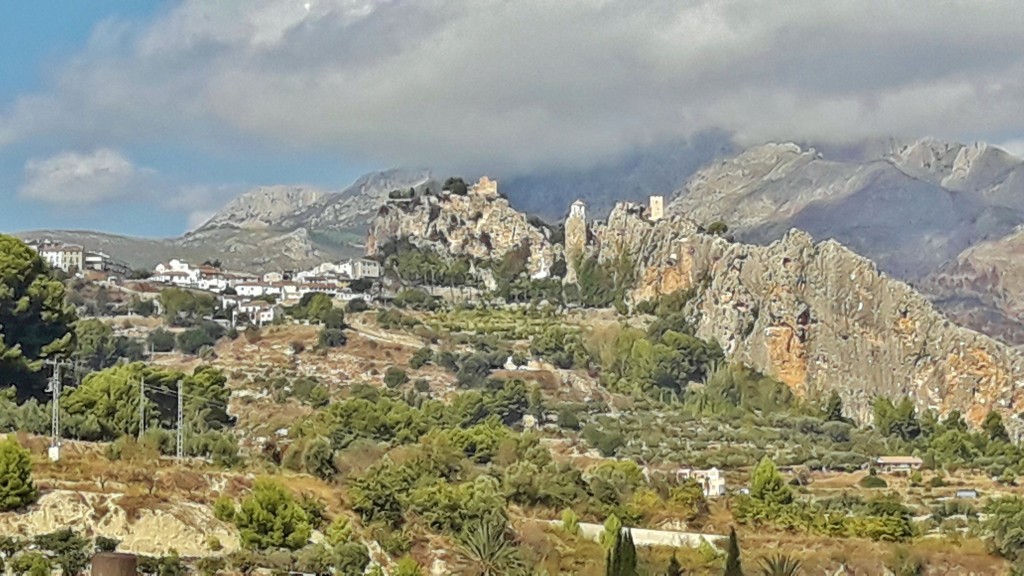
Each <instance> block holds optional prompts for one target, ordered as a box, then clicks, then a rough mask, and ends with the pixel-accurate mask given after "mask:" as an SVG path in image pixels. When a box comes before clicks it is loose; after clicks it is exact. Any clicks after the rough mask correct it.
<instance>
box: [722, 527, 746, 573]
mask: <svg viewBox="0 0 1024 576" xmlns="http://www.w3.org/2000/svg"><path fill="white" fill-rule="evenodd" d="M725 576H743V567H742V565H741V564H740V541H739V539H738V538H736V529H735V528H729V547H728V548H726V551H725Z"/></svg>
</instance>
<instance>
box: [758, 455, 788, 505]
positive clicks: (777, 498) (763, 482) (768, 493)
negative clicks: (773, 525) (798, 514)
mask: <svg viewBox="0 0 1024 576" xmlns="http://www.w3.org/2000/svg"><path fill="white" fill-rule="evenodd" d="M750 495H751V496H752V497H754V498H755V499H756V500H760V501H761V502H764V503H765V504H781V505H786V504H789V503H790V502H792V501H793V491H792V490H790V488H789V486H787V485H786V482H785V481H784V480H783V479H782V475H781V474H779V469H778V468H776V467H775V463H774V462H772V461H771V460H770V459H769V458H768V457H767V456H765V457H764V458H762V459H761V461H760V462H759V463H758V464H757V468H755V469H754V474H753V476H752V478H751V482H750Z"/></svg>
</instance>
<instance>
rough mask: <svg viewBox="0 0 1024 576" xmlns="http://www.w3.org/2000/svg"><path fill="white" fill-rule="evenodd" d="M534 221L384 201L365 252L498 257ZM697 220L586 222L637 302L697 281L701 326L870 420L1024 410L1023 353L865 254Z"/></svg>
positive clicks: (628, 212) (496, 206) (481, 206)
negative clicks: (894, 409)
mask: <svg viewBox="0 0 1024 576" xmlns="http://www.w3.org/2000/svg"><path fill="white" fill-rule="evenodd" d="M794 152H795V151H794ZM796 156H799V153H796V155H795V156H794V159H797V160H798V158H796ZM811 160H812V161H813V159H811ZM527 226H528V223H527V220H526V217H525V215H522V214H518V213H516V212H515V211H514V210H512V209H510V208H509V207H508V206H507V203H505V202H504V201H502V200H501V199H498V198H493V197H486V196H482V195H479V194H476V193H473V192H471V193H470V194H469V195H468V196H466V197H457V196H454V195H444V196H441V197H425V198H422V199H419V202H408V203H406V204H404V205H403V204H400V203H391V204H389V205H388V206H387V207H385V208H384V209H382V211H381V215H380V216H379V217H378V218H377V220H375V222H374V225H373V227H372V231H373V232H372V233H371V237H370V238H371V240H370V242H369V244H368V249H369V250H370V251H371V253H373V252H374V251H375V250H376V249H377V247H378V246H379V245H380V244H381V243H383V242H385V241H387V240H389V239H393V238H408V239H410V240H411V241H413V242H416V243H418V244H420V245H422V246H425V247H431V248H433V249H435V250H437V251H439V252H441V253H443V254H449V255H450V254H469V255H473V256H476V257H481V258H483V257H488V255H490V256H491V257H496V256H500V255H501V254H502V253H503V252H504V251H506V250H507V249H508V247H509V246H510V245H511V244H514V243H515V242H516V241H517V240H516V234H517V233H518V234H521V233H522V232H520V231H523V230H527V231H528V230H529V228H527ZM700 230H701V228H700V226H699V225H698V223H697V222H696V221H694V220H691V219H690V218H688V217H685V216H680V215H678V214H676V215H670V216H668V217H666V218H664V219H661V220H659V221H656V222H652V221H651V220H650V219H649V218H648V217H647V214H646V211H645V209H644V207H643V206H642V205H638V204H632V203H620V204H619V205H618V206H616V208H615V209H614V210H613V211H612V212H611V214H610V215H609V218H608V220H607V221H604V222H597V223H592V224H591V225H590V231H589V234H588V237H589V244H588V247H587V250H588V251H589V252H590V253H592V254H594V255H596V256H597V257H598V259H599V260H600V261H602V262H612V261H621V260H620V258H621V257H622V256H625V259H626V260H628V261H630V262H632V263H633V265H634V271H635V276H636V278H637V281H636V285H635V286H634V288H633V290H632V292H631V300H632V301H633V302H638V301H642V300H649V299H652V298H655V297H657V296H659V295H662V294H667V293H670V292H673V291H676V290H681V289H688V288H693V289H695V290H696V298H695V299H694V301H693V303H692V306H693V310H692V312H694V315H695V317H697V318H699V322H698V334H699V335H700V336H701V337H705V338H714V339H715V340H717V341H718V342H719V343H721V344H722V346H723V348H724V349H725V350H726V352H727V355H728V356H729V357H730V358H731V359H734V360H738V361H742V362H745V363H749V364H750V365H752V366H754V367H756V368H757V369H759V370H761V371H763V372H766V373H768V374H771V375H773V376H775V377H777V378H778V379H780V380H781V381H783V382H785V383H786V384H787V385H789V386H790V387H791V388H792V389H793V390H794V391H795V392H796V393H798V394H799V395H802V396H809V397H814V398H820V397H821V394H823V393H827V392H828V391H830V390H838V391H839V392H840V393H841V394H842V395H843V397H844V400H845V402H846V405H847V406H848V407H849V408H850V409H851V410H852V411H853V412H854V413H856V414H857V415H858V416H859V417H860V418H862V419H863V418H866V417H867V416H868V414H869V410H870V402H871V400H872V399H873V398H874V397H876V396H878V395H885V396H889V397H892V398H900V397H903V396H909V397H911V398H913V399H914V400H915V402H916V403H917V404H918V406H919V407H920V408H922V409H923V408H927V407H934V408H937V409H938V410H940V412H943V413H945V412H948V411H950V410H953V409H957V410H960V411H962V412H964V413H965V414H966V415H967V417H968V418H969V419H970V420H972V421H974V422H976V423H977V422H978V421H979V420H980V419H981V418H983V417H984V415H985V413H986V412H987V411H988V410H989V408H990V407H993V406H998V407H1001V408H1003V409H1005V410H1006V411H1008V412H1010V413H1014V414H1015V413H1016V412H1017V411H1019V408H1018V406H1019V403H1020V402H1021V401H1022V400H1024V398H1021V397H1020V392H1019V390H1020V388H1021V385H1022V383H1024V356H1022V355H1021V354H1020V353H1019V352H1017V351H1016V350H1014V349H1013V348H1011V347H1009V346H1007V345H1005V344H1003V343H1001V342H998V341H996V340H994V339H992V338H989V337H987V336H984V335H982V334H979V333H977V332H975V331H972V330H970V329H966V328H962V327H960V326H957V325H956V324H954V323H952V322H951V321H950V320H949V319H947V318H946V317H945V316H943V315H942V314H941V313H940V312H938V311H937V310H936V309H935V308H934V307H933V305H932V304H931V303H930V302H929V301H928V299H927V298H925V297H924V296H922V295H921V294H919V293H918V292H916V291H915V290H914V289H913V288H912V287H910V286H909V285H908V284H906V283H904V282H901V281H899V280H896V279H893V278H891V277H889V276H888V275H886V274H884V273H882V272H880V271H879V270H878V269H877V267H876V266H875V264H874V263H872V262H871V261H870V260H869V259H867V258H864V257H863V256H860V255H858V254H857V253H855V252H854V251H852V250H850V249H848V248H846V247H844V246H843V245H842V244H840V243H839V242H837V241H835V240H826V241H822V242H818V243H815V241H814V240H813V239H812V237H811V236H810V235H809V234H807V233H805V232H801V231H797V230H792V231H790V232H788V233H787V234H785V235H784V236H783V237H782V238H781V239H779V240H777V241H775V242H773V243H771V244H769V245H767V246H761V245H754V244H746V243H740V242H732V241H729V240H727V239H725V238H721V237H718V236H713V235H708V234H704V233H701V232H700ZM484 237H489V238H491V239H492V242H491V249H488V247H487V246H486V245H485V243H484V242H483V241H482V240H481V239H482V238H484ZM530 241H531V243H532V245H534V246H539V247H540V250H535V251H534V254H533V256H532V258H531V263H532V264H536V263H537V262H538V261H539V260H540V259H541V258H545V257H547V256H546V255H547V254H551V253H553V252H556V251H557V250H558V248H556V247H552V246H551V245H550V243H549V242H546V241H544V238H543V235H542V234H541V233H540V231H539V230H536V229H534V231H533V232H530Z"/></svg>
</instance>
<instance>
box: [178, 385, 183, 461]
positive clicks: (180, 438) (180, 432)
mask: <svg viewBox="0 0 1024 576" xmlns="http://www.w3.org/2000/svg"><path fill="white" fill-rule="evenodd" d="M182 387H183V386H182V381H181V380H178V443H177V450H176V454H177V457H178V461H181V459H182V458H184V456H185V427H184V426H182V424H183V423H184V421H185V418H184V415H183V411H182V406H183V405H184V403H183V402H182V397H181V391H182Z"/></svg>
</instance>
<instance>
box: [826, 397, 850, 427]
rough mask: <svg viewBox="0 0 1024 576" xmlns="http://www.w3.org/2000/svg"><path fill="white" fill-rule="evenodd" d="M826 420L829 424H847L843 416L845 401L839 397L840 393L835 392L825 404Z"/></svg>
mask: <svg viewBox="0 0 1024 576" xmlns="http://www.w3.org/2000/svg"><path fill="white" fill-rule="evenodd" d="M824 413H825V414H824V415H825V420H826V421H829V422H846V421H847V419H846V417H845V416H843V399H842V398H840V397H839V393H838V392H836V391H835V390H833V391H832V393H831V394H829V397H828V401H827V402H825V410H824Z"/></svg>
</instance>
